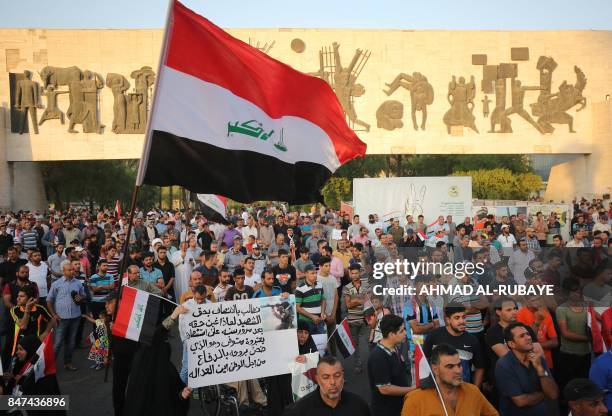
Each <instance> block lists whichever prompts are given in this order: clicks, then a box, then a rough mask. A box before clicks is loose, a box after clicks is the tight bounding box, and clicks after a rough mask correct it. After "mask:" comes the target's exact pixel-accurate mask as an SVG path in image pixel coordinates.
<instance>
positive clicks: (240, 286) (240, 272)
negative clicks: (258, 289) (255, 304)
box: [225, 268, 254, 300]
mask: <svg viewBox="0 0 612 416" xmlns="http://www.w3.org/2000/svg"><path fill="white" fill-rule="evenodd" d="M253 293H254V290H253V288H252V287H251V286H247V285H245V284H244V269H242V268H237V269H236V270H234V286H232V287H230V288H229V289H227V292H226V293H225V300H242V299H251V298H252V297H253Z"/></svg>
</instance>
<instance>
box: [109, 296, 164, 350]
mask: <svg viewBox="0 0 612 416" xmlns="http://www.w3.org/2000/svg"><path fill="white" fill-rule="evenodd" d="M160 302H161V299H160V298H158V297H157V296H153V295H151V294H149V293H148V292H145V291H144V290H138V289H135V288H133V287H129V286H127V285H126V286H123V289H122V295H121V301H120V302H119V310H118V311H117V317H116V319H115V322H114V323H113V328H112V333H113V335H115V336H118V337H122V338H127V339H131V340H134V341H138V342H142V343H143V344H147V345H149V344H151V341H152V340H153V333H154V332H155V327H156V325H157V318H158V317H159V306H160V305H159V303H160Z"/></svg>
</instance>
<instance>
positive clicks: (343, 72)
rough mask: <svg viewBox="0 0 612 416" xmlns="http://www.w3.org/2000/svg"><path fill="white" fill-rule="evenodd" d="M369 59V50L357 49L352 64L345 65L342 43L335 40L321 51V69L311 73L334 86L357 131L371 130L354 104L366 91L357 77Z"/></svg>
mask: <svg viewBox="0 0 612 416" xmlns="http://www.w3.org/2000/svg"><path fill="white" fill-rule="evenodd" d="M368 59H370V52H369V51H367V50H366V51H362V50H361V49H356V50H355V53H354V54H353V59H352V60H351V62H350V64H349V65H348V66H347V67H343V66H342V61H341V60H340V44H338V43H337V42H334V43H333V44H332V49H330V48H328V47H325V46H324V47H323V48H322V49H321V50H320V51H319V70H318V71H316V72H312V73H311V75H314V76H317V77H319V78H321V79H323V80H324V81H325V82H327V83H328V84H329V85H330V86H331V87H332V88H333V90H334V92H335V93H336V96H337V97H338V101H340V105H342V109H343V110H344V114H346V118H347V119H348V122H349V125H350V126H351V128H352V129H353V130H355V131H366V132H368V131H370V125H369V124H368V123H366V122H365V121H363V120H360V119H359V118H358V117H357V111H356V110H355V104H354V100H355V98H356V97H361V96H363V95H364V94H365V92H366V89H365V87H364V86H363V85H362V84H358V83H357V78H359V74H361V71H363V68H364V67H365V65H366V63H367V62H368ZM356 126H357V128H355V127H356Z"/></svg>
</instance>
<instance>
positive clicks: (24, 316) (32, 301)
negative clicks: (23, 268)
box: [6, 285, 53, 356]
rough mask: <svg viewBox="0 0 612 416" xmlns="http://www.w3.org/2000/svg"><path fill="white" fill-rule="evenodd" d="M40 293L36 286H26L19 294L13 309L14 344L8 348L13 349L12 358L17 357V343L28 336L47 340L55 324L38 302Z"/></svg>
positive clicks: (7, 346)
mask: <svg viewBox="0 0 612 416" xmlns="http://www.w3.org/2000/svg"><path fill="white" fill-rule="evenodd" d="M37 299H38V291H37V290H36V288H35V287H34V286H30V285H27V286H24V287H22V288H20V289H19V292H18V294H17V306H15V307H13V308H12V309H11V318H12V323H13V325H14V328H15V329H14V339H13V343H12V344H11V345H10V346H9V345H6V348H10V349H11V356H13V355H15V350H16V349H17V343H18V342H19V340H20V339H21V338H22V337H24V336H27V335H33V336H36V337H40V338H41V339H45V337H46V336H47V334H48V333H49V331H50V330H51V328H52V326H53V324H52V323H51V322H52V320H53V319H52V318H51V315H50V314H49V312H48V311H47V309H45V307H44V306H41V305H39V304H38V302H37Z"/></svg>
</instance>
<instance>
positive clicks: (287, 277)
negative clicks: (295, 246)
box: [272, 249, 296, 293]
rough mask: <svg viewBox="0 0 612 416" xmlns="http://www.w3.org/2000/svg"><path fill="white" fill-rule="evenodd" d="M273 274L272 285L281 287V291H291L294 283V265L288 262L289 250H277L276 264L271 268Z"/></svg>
mask: <svg viewBox="0 0 612 416" xmlns="http://www.w3.org/2000/svg"><path fill="white" fill-rule="evenodd" d="M272 273H273V274H274V286H278V287H280V288H281V290H282V291H283V292H287V293H293V291H294V290H295V284H296V271H295V267H293V266H292V265H290V264H289V252H288V251H287V250H284V249H280V250H278V264H277V265H276V266H274V267H273V268H272Z"/></svg>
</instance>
